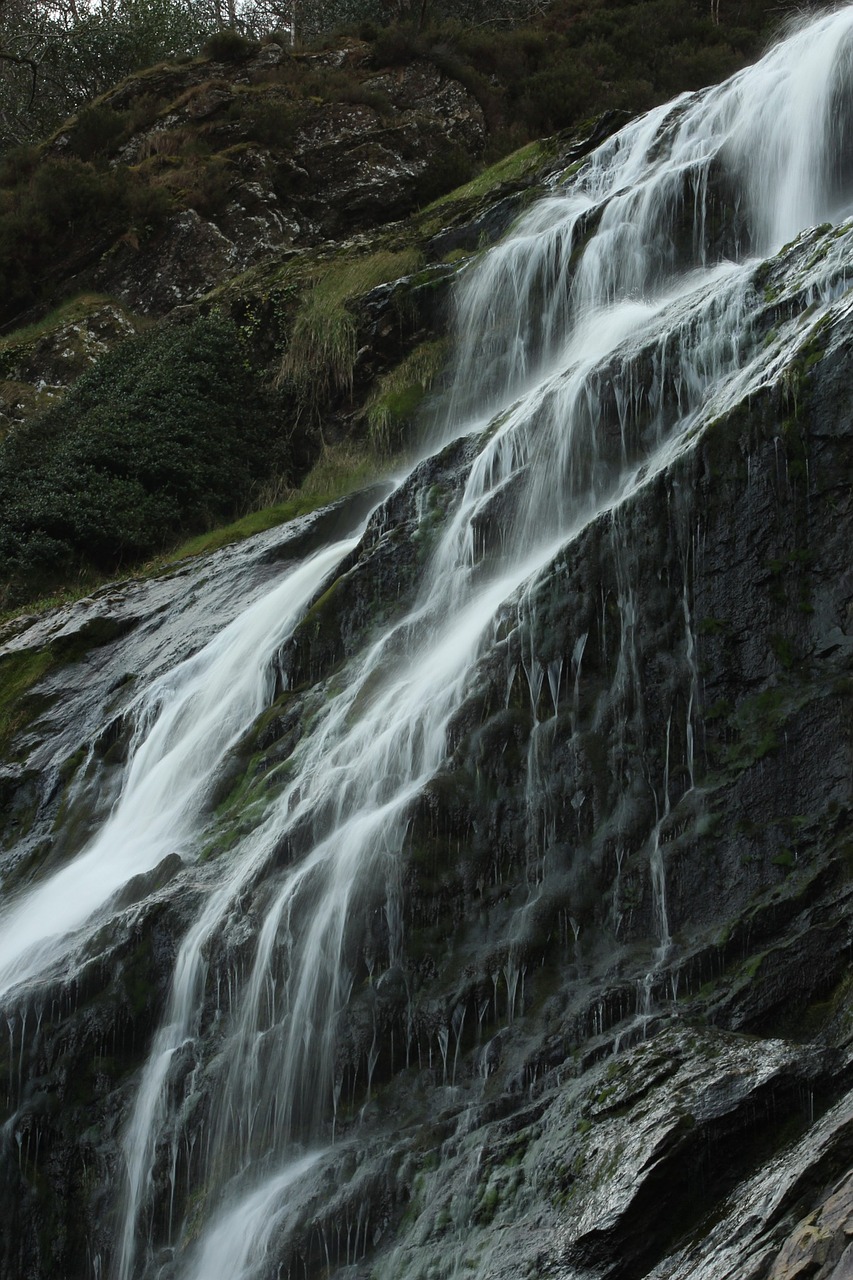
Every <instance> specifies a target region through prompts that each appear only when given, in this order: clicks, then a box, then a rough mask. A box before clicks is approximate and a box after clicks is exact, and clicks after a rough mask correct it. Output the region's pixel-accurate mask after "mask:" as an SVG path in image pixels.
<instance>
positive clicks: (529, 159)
mask: <svg viewBox="0 0 853 1280" xmlns="http://www.w3.org/2000/svg"><path fill="white" fill-rule="evenodd" d="M547 154H548V153H547V150H546V148H545V146H544V145H543V144H542V143H541V142H529V143H528V144H527V146H525V147H520V148H519V149H518V150H517V151H513V152H511V153H510V154H509V155H508V156H504V157H503V159H502V160H498V162H497V164H493V165H491V166H490V167H489V168H488V169H484V170H483V172H482V173H480V174H478V175H477V177H476V178H472V179H471V181H470V182H466V183H464V184H463V185H462V186H461V187H456V189H455V190H453V191H449V192H448V193H447V195H443V196H439V198H438V199H437V200H433V202H432V204H430V205H427V207H426V209H424V210H423V212H424V214H426V215H429V214H431V213H435V212H437V211H438V210H440V209H444V208H446V207H447V206H448V205H451V204H460V203H463V202H469V201H470V202H474V201H479V200H482V199H483V198H484V197H485V196H488V195H491V194H492V192H494V191H495V190H496V189H497V188H498V187H502V186H505V185H506V184H507V183H511V182H519V181H521V179H523V178H525V177H528V176H530V175H531V174H533V173H535V172H536V169H537V168H538V167H539V166H540V165H541V164H542V162H543V160H544V159H545V157H546V156H547Z"/></svg>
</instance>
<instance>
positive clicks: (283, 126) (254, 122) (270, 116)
mask: <svg viewBox="0 0 853 1280" xmlns="http://www.w3.org/2000/svg"><path fill="white" fill-rule="evenodd" d="M303 115H304V110H303V108H302V107H301V106H300V105H299V104H297V103H294V102H291V101H287V100H284V99H282V98H274V97H271V96H270V95H269V94H264V95H260V94H242V95H241V96H240V97H239V98H238V99H237V100H236V102H233V103H232V104H231V106H230V107H229V108H228V117H229V119H231V120H234V121H235V122H236V123H237V124H238V125H239V127H240V134H241V136H242V137H244V138H250V139H252V140H253V141H254V142H260V143H263V144H264V145H265V146H270V147H286V146H287V145H288V143H289V142H290V141H291V139H292V138H293V135H294V134H295V133H296V130H297V129H298V127H299V122H300V120H301V119H302V117H303Z"/></svg>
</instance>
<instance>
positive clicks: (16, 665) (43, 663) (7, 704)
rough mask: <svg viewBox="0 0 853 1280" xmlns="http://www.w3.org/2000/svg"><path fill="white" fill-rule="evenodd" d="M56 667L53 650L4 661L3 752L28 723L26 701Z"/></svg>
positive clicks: (0, 670)
mask: <svg viewBox="0 0 853 1280" xmlns="http://www.w3.org/2000/svg"><path fill="white" fill-rule="evenodd" d="M53 663H54V656H53V654H52V653H51V651H50V649H37V650H32V649H26V650H23V651H21V652H18V653H9V654H6V655H5V656H3V657H2V658H0V751H4V750H5V749H6V748H7V746H8V743H9V740H10V738H11V737H12V735H13V734H14V733H16V732H17V730H18V729H20V728H22V727H23V725H24V724H25V723H26V722H27V719H28V711H27V707H26V700H27V698H28V696H29V695H30V692H31V690H32V689H33V687H34V686H35V685H36V684H37V683H38V682H39V680H41V679H42V678H43V677H44V676H45V675H46V674H47V672H48V671H49V670H50V668H51V666H52V665H53Z"/></svg>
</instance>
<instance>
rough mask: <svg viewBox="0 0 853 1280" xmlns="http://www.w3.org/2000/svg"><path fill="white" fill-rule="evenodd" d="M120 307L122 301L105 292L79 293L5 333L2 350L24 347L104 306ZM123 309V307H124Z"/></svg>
mask: <svg viewBox="0 0 853 1280" xmlns="http://www.w3.org/2000/svg"><path fill="white" fill-rule="evenodd" d="M108 305H112V306H116V307H120V306H121V303H118V302H116V301H115V299H114V298H111V297H109V296H108V295H107V294H105V293H78V294H76V295H75V296H74V297H73V298H69V299H68V301H67V302H63V303H61V305H60V306H58V307H55V308H54V309H53V310H52V311H49V312H48V313H47V314H46V315H44V316H42V318H41V319H40V320H36V321H34V322H33V323H32V324H27V325H23V326H22V327H21V328H20V329H14V330H12V332H11V333H7V334H4V335H3V336H2V337H0V351H5V350H7V349H8V348H9V347H22V346H25V345H26V344H27V343H30V342H36V341H37V340H38V339H39V338H43V337H44V336H45V334H47V333H50V332H51V330H53V329H58V328H59V327H60V325H63V324H73V323H75V321H78V320H85V319H86V318H87V317H88V316H90V315H91V314H92V312H93V311H98V310H99V309H100V308H101V307H104V306H108ZM122 309H123V308H122Z"/></svg>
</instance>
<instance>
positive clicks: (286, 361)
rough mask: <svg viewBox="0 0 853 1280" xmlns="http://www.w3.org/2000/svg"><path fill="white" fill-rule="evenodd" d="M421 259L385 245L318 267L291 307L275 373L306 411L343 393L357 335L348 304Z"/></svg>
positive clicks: (348, 386)
mask: <svg viewBox="0 0 853 1280" xmlns="http://www.w3.org/2000/svg"><path fill="white" fill-rule="evenodd" d="M421 262H422V255H421V253H420V251H419V250H418V249H415V248H409V249H401V250H398V251H396V252H394V251H391V250H387V249H385V250H380V251H378V252H376V253H371V254H368V255H366V256H364V257H360V258H353V259H352V261H350V262H348V263H346V264H342V263H335V264H334V265H333V266H330V267H326V268H325V269H324V270H322V271H321V272H320V273H319V274H318V275H317V276H316V277H315V279H314V282H313V285H312V286H311V287H309V289H308V291H307V292H306V293H305V294H304V295H303V298H302V301H301V303H300V306H299V309H298V311H297V313H296V318H295V320H294V324H293V329H292V332H291V336H290V342H289V344H288V347H287V350H286V351H285V353H284V358H283V360H282V362H281V367H280V369H279V373H278V379H277V381H278V384H279V386H281V385H282V384H285V383H290V384H291V385H292V386H293V387H294V388H295V390H296V391H297V394H298V395H299V398H300V400H301V401H302V403H303V404H305V405H306V406H308V407H309V408H310V409H311V410H312V411H316V410H317V409H318V408H319V407H320V406H321V405H322V404H324V403H326V402H327V401H328V400H329V399H330V398H331V397H332V396H333V395H335V394H343V395H346V394H348V393H349V392H350V391H351V389H352V378H353V369H354V367H355V357H356V350H357V336H358V335H357V323H356V317H355V315H354V314H353V312H352V310H351V309H350V307H349V305H348V304H349V303H350V302H351V301H352V300H353V299H355V298H358V297H359V296H361V295H362V294H365V293H368V292H369V291H370V290H371V289H375V288H376V287H377V285H380V284H385V283H386V282H388V281H391V280H398V279H399V278H400V277H401V276H405V275H409V274H411V272H413V271H415V270H416V269H417V268H418V267H419V266H420V265H421Z"/></svg>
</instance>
